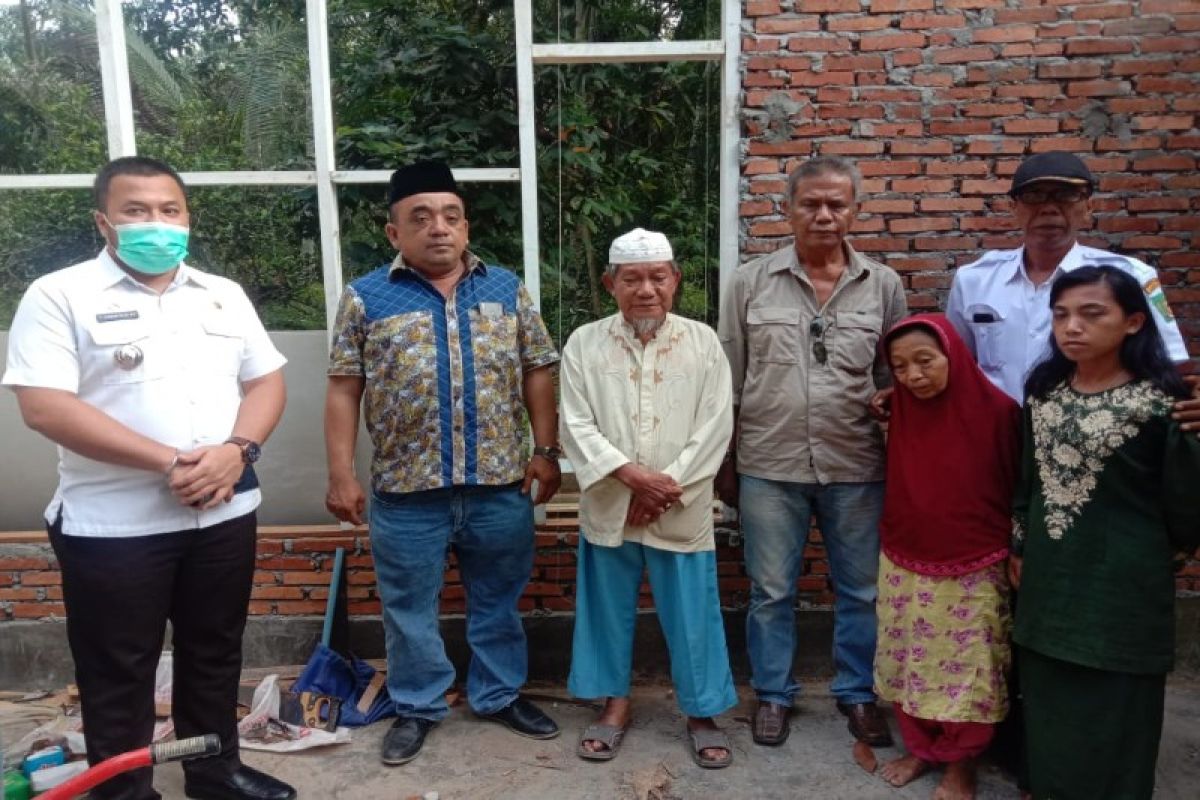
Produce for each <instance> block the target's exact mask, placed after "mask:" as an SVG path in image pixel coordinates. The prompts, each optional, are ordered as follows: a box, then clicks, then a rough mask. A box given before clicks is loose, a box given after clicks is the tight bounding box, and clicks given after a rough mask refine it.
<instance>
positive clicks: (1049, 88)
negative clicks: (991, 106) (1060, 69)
mask: <svg viewBox="0 0 1200 800" xmlns="http://www.w3.org/2000/svg"><path fill="white" fill-rule="evenodd" d="M1073 85H1074V84H1069V86H1073ZM996 97H1000V98H1005V99H1008V98H1017V97H1062V89H1061V88H1060V87H1059V85H1058V84H1057V83H1017V84H1013V85H1011V86H997V87H996Z"/></svg>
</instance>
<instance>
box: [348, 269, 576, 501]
mask: <svg viewBox="0 0 1200 800" xmlns="http://www.w3.org/2000/svg"><path fill="white" fill-rule="evenodd" d="M464 258H465V259H466V261H467V272H466V274H465V275H464V276H463V279H462V280H461V281H459V283H458V285H457V286H456V287H455V289H454V292H453V294H452V295H451V296H450V297H448V298H447V297H443V296H442V294H441V293H440V292H439V291H438V290H437V289H436V288H434V287H433V285H432V284H430V283H429V282H428V281H427V280H425V278H423V277H422V276H421V275H420V274H419V273H417V272H416V271H415V270H413V269H411V268H409V267H408V266H406V265H405V264H404V261H403V258H402V257H401V256H397V257H396V259H395V261H393V262H392V263H391V264H390V265H384V266H382V267H380V268H378V269H376V270H374V271H373V272H370V273H368V274H367V275H365V276H363V277H362V278H359V279H358V280H356V281H354V282H353V283H351V284H350V285H349V286H347V287H346V290H345V291H344V292H343V294H342V299H341V303H340V305H339V307H338V313H337V321H336V322H335V324H334V331H333V343H332V346H331V350H330V357H329V371H328V372H329V374H330V375H358V376H363V377H364V378H365V379H366V387H365V393H364V414H365V417H366V425H367V431H368V432H369V434H370V436H371V443H372V445H374V450H375V452H374V457H373V459H372V462H371V476H372V486H373V487H374V489H375V490H376V491H380V492H418V491H424V490H427V489H439V488H443V487H447V486H461V485H468V486H471V485H483V486H497V485H503V484H508V483H513V482H515V481H518V480H520V479H521V478H522V477H523V475H524V471H525V458H526V456H527V449H528V442H527V441H526V440H527V436H528V434H527V431H528V422H527V418H526V412H525V405H524V402H523V400H522V395H521V392H522V382H523V378H524V374H525V373H526V372H528V371H529V370H533V369H537V368H539V367H544V366H547V365H550V364H554V363H556V362H557V361H558V353H557V351H556V350H555V348H554V343H553V341H552V340H551V339H550V334H549V332H547V330H546V326H545V324H544V323H543V322H542V318H541V316H540V315H539V314H538V312H537V310H536V309H535V308H534V307H533V301H532V300H531V299H530V297H529V293H528V292H527V291H526V290H525V287H524V286H523V285H522V284H521V282H520V281H519V280H518V279H517V277H516V275H514V274H513V273H512V272H509V271H508V270H506V269H503V268H501V267H495V266H487V265H485V264H483V263H482V262H481V261H480V260H479V259H478V258H476V257H475V256H474V255H472V254H470V253H467V254H466V255H465V256H464Z"/></svg>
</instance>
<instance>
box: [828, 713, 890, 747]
mask: <svg viewBox="0 0 1200 800" xmlns="http://www.w3.org/2000/svg"><path fill="white" fill-rule="evenodd" d="M837 709H838V711H840V712H842V714H844V715H845V716H846V717H847V718H848V719H849V720H850V724H849V726H848V727H849V728H850V733H851V734H853V736H854V738H855V739H858V740H859V741H860V742H864V743H866V744H869V745H870V746H871V747H891V746H892V732H891V731H889V730H888V725H887V720H885V719H884V718H883V714H882V713H881V712H880V711H879V706H877V705H875V704H874V703H838V704H837Z"/></svg>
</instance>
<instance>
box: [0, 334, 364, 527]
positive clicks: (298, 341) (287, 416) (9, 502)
mask: <svg viewBox="0 0 1200 800" xmlns="http://www.w3.org/2000/svg"><path fill="white" fill-rule="evenodd" d="M271 339H272V340H274V342H275V346H276V347H278V348H279V349H280V350H281V351H282V352H283V354H284V355H285V356H287V359H288V364H287V366H286V367H284V371H285V375H286V377H287V384H288V405H287V411H286V412H285V413H284V415H283V421H282V422H281V423H280V425H279V428H278V429H277V430H276V431H275V434H274V435H273V436H272V437H271V440H270V441H269V442H267V445H266V446H265V447H264V448H263V457H262V460H261V461H260V462H259V467H258V476H259V480H260V481H261V482H262V488H263V505H262V508H261V509H260V510H259V520H260V521H261V522H262V523H263V524H267V525H304V524H314V523H332V522H334V521H335V520H334V519H333V517H332V516H330V515H329V514H328V512H326V511H325V441H324V438H323V436H324V435H323V433H322V420H321V418H322V413H323V409H324V403H325V364H326V359H327V351H326V347H325V331H286V332H275V333H272V334H271ZM7 351H8V332H7V331H0V359H2V358H4V355H3V353H7ZM0 371H2V368H0ZM0 442H2V443H3V444H2V445H0V530H10V531H11V530H37V529H40V528H41V527H42V521H41V517H42V511H43V510H44V509H45V507H46V503H47V502H48V501H49V500H50V497H51V495H53V494H54V486H55V481H56V477H55V463H56V456H55V448H54V446H53V445H52V444H51V443H50V442H49V441H48V440H46V439H44V438H42V437H41V436H39V435H38V434H36V433H34V432H32V431H30V430H28V429H27V428H26V427H25V426H24V424H22V422H21V414H20V412H19V411H18V410H17V403H16V399H15V398H14V397H13V394H12V392H11V391H9V390H8V389H3V390H0ZM369 452H370V447H369V445H368V443H367V441H366V439H365V436H364V435H362V434H361V433H360V438H359V447H358V456H359V459H358V473H359V474H360V475H367V474H369V462H368V460H367V458H368V454H369Z"/></svg>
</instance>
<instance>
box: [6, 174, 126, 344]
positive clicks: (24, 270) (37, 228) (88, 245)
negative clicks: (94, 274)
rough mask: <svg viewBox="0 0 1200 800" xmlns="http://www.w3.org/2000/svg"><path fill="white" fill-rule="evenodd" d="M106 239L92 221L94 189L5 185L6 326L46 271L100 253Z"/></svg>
mask: <svg viewBox="0 0 1200 800" xmlns="http://www.w3.org/2000/svg"><path fill="white" fill-rule="evenodd" d="M103 247H104V239H102V238H101V237H100V233H99V232H98V231H97V230H96V226H95V225H94V224H93V223H92V191H91V189H57V190H53V191H47V190H42V189H8V190H0V329H3V330H8V327H9V325H10V324H11V323H12V317H13V314H14V313H15V312H16V310H17V303H19V302H20V301H21V295H23V294H24V293H25V290H26V289H28V288H29V284H31V283H33V281H34V280H35V279H37V278H39V277H41V276H42V275H45V274H47V273H50V272H54V271H55V270H58V269H62V268H63V267H69V266H71V265H72V264H77V263H79V262H80V261H85V260H87V259H89V258H94V257H95V256H96V254H97V253H99V252H100V250H101V249H102V248H103Z"/></svg>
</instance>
